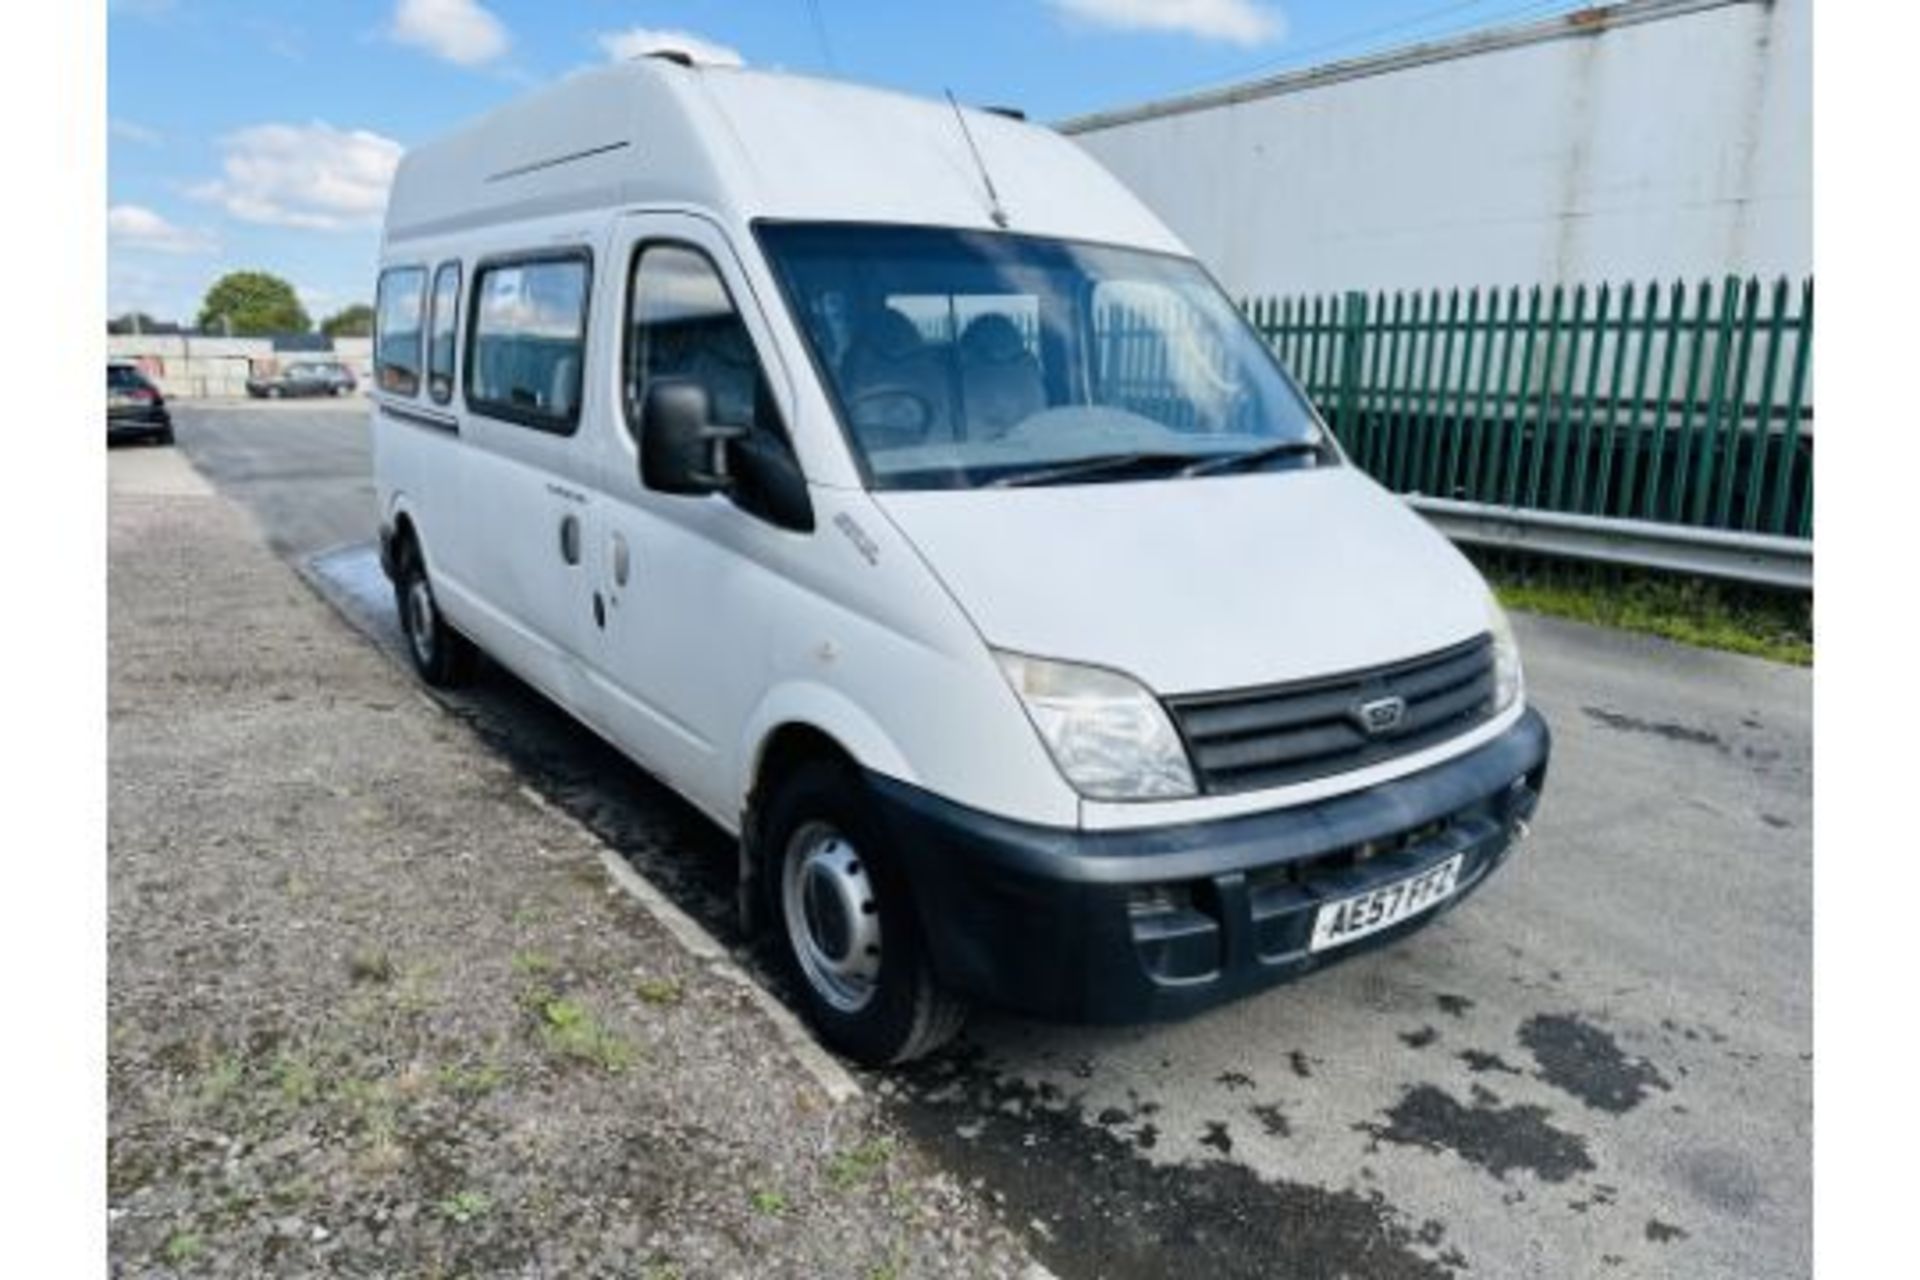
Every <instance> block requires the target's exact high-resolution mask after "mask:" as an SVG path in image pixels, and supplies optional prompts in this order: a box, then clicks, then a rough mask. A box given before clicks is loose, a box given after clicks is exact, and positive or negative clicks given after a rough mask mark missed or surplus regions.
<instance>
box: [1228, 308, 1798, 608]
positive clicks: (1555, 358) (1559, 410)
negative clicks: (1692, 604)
mask: <svg viewBox="0 0 1920 1280" xmlns="http://www.w3.org/2000/svg"><path fill="white" fill-rule="evenodd" d="M1243 305H1244V307H1245V309H1246V311H1247V313H1248V315H1249V316H1250V317H1251V318H1252V320H1253V323H1254V325H1255V326H1256V327H1257V328H1258V329H1259V330H1260V332H1261V333H1262V334H1263V335H1265V337H1266V338H1267V340H1268V342H1270V343H1271V344H1272V345H1273V346H1274V348H1275V349H1276V350H1277V351H1278V352H1279V354H1280V356H1281V358H1282V359H1283V360H1284V361H1285V362H1286V363H1287V365H1288V367H1289V368H1290V369H1292V370H1293V372H1294V374H1295V376H1296V377H1298V378H1299V379H1300V380H1301V382H1302V383H1303V384H1304V385H1305V387H1306V389H1307V392H1308V394H1309V395H1311V396H1312V398H1313V400H1314V402H1315V404H1316V405H1317V406H1318V407H1319V409H1320V411H1321V414H1322V415H1323V416H1324V417H1325V418H1326V419H1327V421H1328V422H1329V423H1330V424H1332V426H1333V429H1334V431H1335V433H1336V434H1337V435H1338V436H1339V437H1340V440H1341V442H1342V444H1344V445H1345V446H1346V448H1347V450H1348V452H1349V453H1350V454H1351V455H1352V456H1353V458H1354V460H1355V461H1357V462H1358V463H1359V464H1360V465H1362V466H1364V467H1365V468H1366V469H1367V470H1368V471H1369V472H1370V473H1371V474H1372V475H1373V476H1374V477H1375V478H1376V479H1378V480H1380V481H1381V482H1382V483H1384V484H1386V485H1388V486H1389V487H1391V488H1392V489H1394V490H1395V491H1396V492H1399V493H1403V494H1407V495H1418V496H1419V498H1421V499H1423V500H1426V501H1424V502H1416V504H1415V505H1416V506H1420V505H1425V506H1426V507H1428V508H1430V509H1432V510H1434V511H1440V510H1444V511H1445V512H1446V514H1447V516H1448V518H1450V519H1452V520H1453V521H1455V522H1456V523H1459V522H1463V521H1464V522H1466V523H1468V524H1473V525H1477V526H1479V527H1481V528H1483V529H1485V528H1490V527H1493V525H1495V524H1500V523H1502V522H1504V526H1505V527H1507V528H1510V529H1514V530H1521V529H1534V530H1539V529H1543V528H1545V527H1547V526H1549V525H1551V526H1553V527H1554V528H1556V529H1558V530H1559V531H1560V532H1559V533H1558V534H1556V535H1555V536H1552V537H1540V536H1535V537H1534V538H1533V543H1534V545H1538V546H1540V548H1541V549H1542V550H1547V551H1550V552H1551V553H1553V554H1567V555H1580V554H1582V553H1581V551H1580V550H1579V547H1580V546H1581V545H1585V544H1586V543H1587V542H1591V541H1594V540H1593V539H1588V538H1584V537H1581V538H1575V537H1571V536H1565V535H1566V530H1568V529H1576V528H1577V529H1580V530H1584V531H1587V532H1589V533H1594V534H1598V533H1599V532H1600V531H1601V530H1603V529H1604V528H1605V527H1606V522H1609V521H1612V522H1617V524H1616V525H1615V527H1614V531H1613V533H1612V534H1610V535H1609V536H1608V537H1606V538H1604V539H1600V541H1604V542H1605V543H1606V545H1607V546H1609V547H1610V548H1611V550H1610V552H1609V553H1608V554H1607V555H1606V556H1605V557H1603V558H1608V559H1613V560H1624V561H1628V562H1642V561H1636V560H1635V551H1634V547H1635V545H1636V539H1638V538H1639V536H1640V535H1641V534H1644V535H1645V538H1646V540H1647V541H1646V550H1647V557H1646V558H1645V559H1644V562H1645V563H1648V564H1651V565H1657V566H1659V567H1668V568H1673V567H1680V568H1686V567H1693V566H1692V565H1691V564H1690V562H1689V560H1688V558H1687V557H1686V556H1685V555H1684V554H1682V553H1681V551H1676V549H1682V550H1683V549H1684V548H1686V547H1687V546H1688V545H1689V544H1690V543H1698V544H1699V545H1700V547H1701V549H1702V555H1701V556H1700V557H1698V560H1699V564H1698V566H1697V567H1698V569H1699V571H1701V572H1708V573H1715V574H1716V576H1743V575H1741V574H1738V573H1722V572H1721V570H1722V569H1724V567H1725V564H1724V557H1723V556H1721V555H1720V552H1721V551H1724V550H1725V548H1726V547H1727V546H1728V545H1729V541H1728V539H1727V538H1725V537H1718V538H1714V539H1711V540H1709V541H1710V542H1711V544H1712V548H1711V549H1709V547H1708V545H1707V543H1706V542H1701V540H1699V539H1690V537H1689V535H1688V533H1687V532H1686V530H1702V531H1705V530H1714V531H1718V532H1720V533H1722V534H1734V535H1764V537H1759V538H1756V539H1755V540H1754V542H1753V545H1754V546H1755V547H1763V548H1765V549H1766V550H1765V552H1764V554H1765V555H1766V556H1767V557H1773V556H1774V553H1775V552H1778V551H1779V550H1780V548H1781V546H1782V545H1784V544H1782V542H1781V540H1782V539H1785V540H1792V541H1802V542H1805V541H1808V540H1810V539H1811V537H1812V531H1813V403H1812V382H1811V379H1812V367H1811V354H1812V348H1813V282H1812V281H1811V280H1807V281H1805V282H1803V283H1801V284H1800V285H1798V286H1797V287H1795V286H1793V285H1791V284H1789V282H1788V281H1787V280H1785V279H1781V280H1777V281H1775V282H1773V283H1772V284H1771V285H1769V286H1763V285H1762V283H1761V282H1760V281H1759V280H1757V279H1748V280H1744V281H1743V280H1740V279H1738V278H1735V277H1728V278H1727V279H1725V280H1723V281H1720V282H1718V283H1717V284H1716V283H1713V282H1708V281H1702V282H1700V283H1699V284H1698V285H1696V286H1693V287H1691V288H1689V287H1688V286H1686V285H1684V284H1680V283H1675V284H1671V285H1668V286H1664V287H1661V286H1656V285H1653V284H1647V285H1633V284H1628V285H1625V286H1621V287H1615V286H1611V285H1601V286H1600V287H1599V288H1597V289H1589V288H1587V287H1585V286H1580V287H1577V288H1573V289H1568V288H1565V287H1563V286H1555V287H1553V288H1552V289H1542V288H1538V287H1536V288H1533V289H1529V290H1525V291H1522V290H1520V289H1508V290H1504V291H1503V290H1485V291H1483V290H1479V289H1469V290H1464V291H1462V290H1450V291H1447V292H1444V293H1442V292H1438V291H1435V292H1428V293H1393V294H1385V293H1380V294H1373V295H1368V294H1364V293H1357V292H1356V293H1347V294H1343V295H1332V296H1320V297H1300V298H1287V299H1257V300H1252V301H1249V302H1246V303H1244V304H1243ZM1544 513H1557V514H1561V515H1566V516H1573V517H1586V518H1591V521H1598V522H1599V523H1598V524H1594V523H1591V521H1590V520H1584V519H1583V520H1578V521H1574V522H1572V523H1568V522H1566V521H1557V522H1555V521H1542V520H1541V519H1539V518H1537V517H1538V516H1539V515H1541V514H1544ZM1653 526H1662V528H1659V529H1653V528H1652V527H1653ZM1510 541H1512V542H1514V543H1516V544H1524V543H1525V542H1526V541H1527V539H1526V538H1525V537H1522V536H1518V535H1516V537H1515V538H1513V539H1510ZM1740 541H1743V539H1740V538H1735V539H1734V542H1740ZM1655 543H1658V544H1659V546H1658V547H1657V548H1656V547H1655V546H1654V544H1655ZM1596 545H1597V544H1596ZM1787 558H1788V560H1790V561H1791V562H1792V563H1793V565H1795V566H1798V567H1794V568H1791V569H1788V570H1785V571H1783V572H1785V574H1786V577H1785V578H1782V577H1781V576H1780V573H1779V572H1775V571H1773V570H1769V571H1768V573H1769V574H1770V575H1771V576H1767V577H1764V578H1762V577H1753V578H1751V579H1750V580H1755V581H1760V580H1765V581H1776V582H1777V581H1786V580H1791V581H1793V582H1796V583H1798V582H1799V581H1800V580H1801V579H1802V578H1803V577H1804V579H1805V580H1806V581H1808V582H1810V581H1811V570H1810V565H1811V548H1810V546H1809V547H1808V549H1807V554H1806V555H1805V556H1801V555H1799V554H1791V555H1789V556H1788V557H1787ZM1716 566H1719V567H1718V568H1717V567H1716ZM1803 570H1804V572H1803Z"/></svg>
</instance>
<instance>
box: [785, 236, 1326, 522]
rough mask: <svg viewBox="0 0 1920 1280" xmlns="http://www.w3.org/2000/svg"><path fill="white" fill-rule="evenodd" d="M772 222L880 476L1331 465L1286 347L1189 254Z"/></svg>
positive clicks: (817, 356)
mask: <svg viewBox="0 0 1920 1280" xmlns="http://www.w3.org/2000/svg"><path fill="white" fill-rule="evenodd" d="M757 230H758V234H759V236H760V238H761V243H762V246H763V247H764V248H765V249H766V251H767V254H768V257H769V258H770V259H771V260H772V262H773V264H774V268H775V271H776V272H777V273H778V275H779V277H780V280H781V285H782V287H783V288H784V289H785V291H786V294H787V299H788V302H789V304H790V305H791V306H792V308H793V311H794V314H795V315H796V316H798V317H799V319H800V327H801V328H802V330H803V331H804V332H805V335H806V339H807V342H808V343H809V345H810V346H811V347H812V350H813V356H814V360H815V362H816V364H817V365H818V367H819V369H820V372H821V374H822V376H823V378H824V380H825V382H826V384H827V388H828V390H829V392H830V394H831V396H832V398H833V400H834V401H835V406H836V408H837V409H838V411H839V413H840V417H841V420H842V422H844V423H845V424H846V428H847V435H848V437H849V439H850V440H851V441H852V442H853V444H854V447H855V448H856V449H857V450H858V451H859V453H860V455H861V459H862V461H863V463H864V465H865V467H866V470H867V474H868V476H869V478H870V481H871V483H872V485H873V486H874V487H875V488H880V489H953V488H975V487H980V486H985V485H1018V484H1080V483H1095V482H1102V481H1110V480H1118V479H1145V478H1159V477H1168V478H1171V477H1175V476H1189V475H1199V474H1211V473H1216V472H1220V471H1226V470H1233V469H1241V468H1245V469H1254V468H1261V467H1278V466H1282V465H1294V466H1303V465H1304V466H1312V465H1325V464H1327V463H1329V462H1332V461H1333V460H1334V455H1333V453H1332V451H1331V450H1330V449H1329V448H1328V447H1327V446H1326V443H1325V441H1324V440H1323V439H1322V433H1321V430H1320V428H1319V426H1318V424H1317V423H1316V421H1315V419H1314V417H1313V414H1312V411H1311V410H1310V409H1309V408H1308V406H1307V403H1306V400H1305V398H1304V397H1303V396H1302V395H1301V394H1300V392H1299V391H1298V390H1297V389H1296V388H1295V386H1294V385H1293V383H1292V381H1291V380H1290V379H1289V378H1288V377H1287V375H1286V373H1285V372H1283V371H1282V369H1281V368H1280V365H1279V364H1278V362H1277V361H1276V360H1275V358H1274V356H1273V353H1272V352H1271V351H1270V350H1269V349H1268V347H1267V345H1266V344H1265V343H1264V342H1262V341H1261V340H1260V338H1259V336H1258V335H1257V334H1255V333H1254V331H1253V329H1252V328H1251V327H1250V326H1249V325H1248V324H1247V322H1246V320H1245V318H1244V317H1243V316H1241V314H1240V313H1239V312H1238V311H1237V310H1236V309H1235V308H1234V306H1233V304H1232V303H1231V302H1229V301H1228V300H1227V298H1226V297H1225V296H1224V295H1223V294H1222V293H1221V292H1220V289H1219V287H1218V286H1216V285H1215V284H1214V283H1213V281H1212V279H1210V278H1209V277H1208V276H1207V274H1206V273H1205V272H1204V271H1202V270H1201V269H1200V268H1199V266H1198V265H1197V264H1195V263H1194V262H1192V261H1190V260H1188V259H1183V258H1176V257H1171V256H1167V255H1162V254H1156V253H1147V252H1142V251H1137V250H1128V249H1117V248H1112V247H1109V246H1103V245H1093V244H1083V243H1079V242H1074V241H1065V240H1055V239H1044V238H1039V237H1032V236H1019V235H1007V234H991V233H986V232H975V231H962V230H954V229H943V228H932V227H904V226H856V225H847V224H807V223H765V224H761V225H760V226H759V227H758V228H757Z"/></svg>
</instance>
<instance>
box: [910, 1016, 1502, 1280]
mask: <svg viewBox="0 0 1920 1280" xmlns="http://www.w3.org/2000/svg"><path fill="white" fill-rule="evenodd" d="M900 1081H901V1083H902V1084H903V1086H904V1087H905V1094H906V1096H905V1098H904V1099H903V1101H904V1102H905V1103H906V1105H905V1106H903V1107H901V1108H900V1111H899V1114H900V1117H901V1119H902V1120H903V1122H904V1123H905V1124H906V1126H907V1127H908V1129H909V1130H910V1131H912V1132H913V1134H914V1136H915V1137H916V1138H917V1139H918V1140H919V1141H920V1142H921V1143H923V1144H924V1145H925V1146H926V1148H927V1149H929V1150H930V1151H932V1152H933V1153H934V1154H935V1155H936V1156H937V1158H938V1159H939V1160H940V1161H941V1163H942V1164H944V1165H945V1166H946V1167H947V1168H949V1169H951V1170H953V1171H954V1172H955V1173H956V1174H958V1175H959V1176H960V1177H961V1178H962V1180H964V1181H971V1180H973V1179H975V1178H981V1179H984V1180H985V1182H986V1185H987V1186H989V1187H992V1188H993V1189H994V1190H995V1192H996V1193H997V1198H998V1197H1004V1201H1003V1203H1004V1204H1005V1205H1007V1206H1009V1211H1010V1212H1011V1207H1012V1206H1017V1207H1018V1217H1017V1219H1016V1220H1017V1221H1026V1222H1027V1223H1028V1227H1029V1233H1028V1245H1029V1247H1030V1248H1032V1249H1034V1251H1035V1252H1036V1254H1037V1255H1038V1256H1039V1257H1040V1258H1041V1260H1042V1261H1043V1262H1045V1263H1046V1264H1047V1265H1048V1266H1049V1267H1051V1268H1052V1269H1053V1270H1054V1271H1056V1272H1057V1273H1059V1274H1061V1275H1074V1276H1079V1275H1086V1276H1096V1275H1097V1276H1103V1277H1113V1278H1114V1280H1135V1278H1136V1277H1138V1278H1144V1277H1150V1276H1151V1277H1158V1276H1163V1275H1165V1274H1166V1270H1167V1259H1168V1258H1169V1257H1174V1256H1177V1257H1180V1258H1181V1259H1182V1263H1181V1269H1182V1270H1183V1271H1187V1270H1190V1271H1194V1272H1198V1273H1204V1274H1207V1275H1208V1276H1210V1277H1215V1278H1219V1277H1240V1276H1247V1277H1252V1276H1270V1275H1272V1274H1273V1268H1274V1260H1275V1259H1276V1258H1285V1259H1287V1260H1288V1263H1289V1267H1288V1271H1287V1274H1288V1275H1290V1276H1299V1277H1321V1276H1324V1277H1333V1276H1351V1275H1363V1276H1368V1277H1380V1278H1381V1280H1444V1278H1448V1277H1453V1276H1456V1275H1458V1274H1459V1272H1460V1268H1461V1267H1462V1266H1464V1259H1461V1258H1460V1257H1459V1255H1458V1254H1457V1253H1451V1254H1443V1255H1441V1256H1440V1257H1438V1258H1436V1257H1432V1256H1426V1254H1423V1252H1422V1250H1426V1251H1427V1252H1428V1253H1430V1252H1431V1251H1432V1250H1433V1249H1434V1248H1435V1247H1436V1246H1437V1245H1438V1243H1439V1241H1438V1240H1436V1239H1435V1238H1434V1232H1433V1228H1432V1227H1431V1226H1430V1225H1429V1226H1428V1227H1426V1228H1425V1229H1424V1231H1423V1230H1422V1229H1421V1228H1419V1227H1417V1226H1409V1225H1407V1224H1406V1223H1405V1221H1404V1220H1403V1218H1402V1215H1400V1214H1399V1213H1398V1212H1397V1211H1396V1210H1395V1209H1394V1207H1393V1206H1392V1205H1391V1204H1390V1203H1388V1201H1387V1200H1386V1199H1385V1197H1383V1196H1381V1195H1380V1194H1378V1193H1371V1194H1363V1193H1361V1192H1357V1191H1348V1190H1337V1191H1336V1190H1329V1189H1327V1188H1324V1187H1317V1186H1312V1185H1308V1184H1304V1183H1293V1182H1285V1181H1278V1182H1265V1181H1262V1180H1261V1179H1260V1178H1259V1177H1258V1176H1257V1175H1256V1174H1254V1173H1253V1172H1252V1171H1251V1170H1250V1169H1248V1168H1247V1167H1246V1166H1244V1165H1238V1164H1231V1163H1228V1162H1227V1161H1224V1160H1217V1159H1216V1160H1207V1161H1205V1162H1203V1163H1200V1164H1196V1165H1175V1164H1155V1163H1153V1162H1152V1161H1150V1160H1148V1159H1147V1158H1146V1157H1145V1156H1144V1155H1142V1154H1141V1152H1140V1150H1139V1149H1138V1146H1137V1145H1136V1142H1135V1141H1134V1138H1133V1136H1132V1135H1131V1134H1130V1133H1129V1132H1128V1125H1129V1124H1136V1123H1138V1121H1137V1120H1135V1119H1134V1118H1133V1117H1134V1116H1136V1115H1138V1114H1139V1108H1136V1110H1135V1111H1134V1112H1133V1113H1129V1116H1128V1119H1127V1120H1126V1121H1125V1122H1119V1123H1116V1122H1115V1120H1116V1117H1115V1115H1114V1111H1115V1110H1117V1109H1116V1108H1109V1109H1107V1110H1105V1111H1102V1112H1101V1113H1100V1116H1099V1120H1100V1123H1089V1122H1088V1120H1087V1118H1085V1117H1083V1116H1082V1114H1081V1108H1080V1104H1079V1102H1078V1101H1077V1100H1075V1099H1072V1098H1068V1097H1064V1096H1062V1095H1060V1094H1059V1093H1058V1091H1053V1090H1048V1089H1046V1088H1044V1087H1042V1088H1035V1087H1034V1086H1033V1085H1031V1084H1029V1083H1027V1082H1025V1081H1022V1080H1018V1079H1013V1078H1009V1077H1005V1076H1001V1075H999V1074H997V1073H996V1072H994V1071H993V1070H992V1069H991V1068H990V1067H988V1066H987V1065H986V1064H985V1063H984V1062H983V1061H982V1058H981V1055H979V1054H978V1053H977V1052H976V1053H972V1054H969V1053H966V1052H962V1053H960V1054H956V1055H951V1056H948V1057H945V1058H941V1059H936V1060H934V1061H932V1062H928V1063H923V1064H921V1065H920V1066H918V1067H915V1068H911V1069H909V1070H908V1071H906V1072H903V1073H902V1074H901V1076H900ZM1146 1105H1151V1104H1146ZM1276 1114H1277V1112H1276ZM1221 1128H1222V1129H1224V1125H1221Z"/></svg>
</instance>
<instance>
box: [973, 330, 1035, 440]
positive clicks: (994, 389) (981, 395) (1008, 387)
mask: <svg viewBox="0 0 1920 1280" xmlns="http://www.w3.org/2000/svg"><path fill="white" fill-rule="evenodd" d="M960 391H961V395H962V397H963V398H964V400H965V404H966V413H967V432H968V434H969V435H971V436H974V437H976V438H979V439H986V440H993V439H998V438H999V437H1001V436H1004V435H1005V434H1007V432H1009V431H1011V430H1012V429H1013V428H1015V427H1017V426H1019V425H1020V424H1021V423H1022V422H1025V421H1026V420H1027V419H1028V418H1030V417H1032V416H1033V415H1034V414H1036V413H1039V412H1040V411H1041V410H1042V409H1044V408H1046V407H1047V389H1046V385H1045V382H1044V381H1043V379H1042V378H1041V374H1040V362H1039V361H1038V360H1036V359H1034V357H1033V353H1032V352H1031V351H1028V350H1027V344H1026V340H1025V339H1024V338H1022V337H1021V336H1020V329H1019V327H1018V326H1016V325H1015V324H1014V323H1013V321H1012V320H1010V319H1009V318H1008V317H1006V316H1004V315H1002V314H1000V313H999V312H997V311H994V312H988V313H987V314H986V315H983V316H976V317H975V318H974V319H973V320H972V321H970V322H969V323H968V325H967V327H966V329H965V330H964V331H963V332H962V333H961V334H960Z"/></svg>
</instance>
